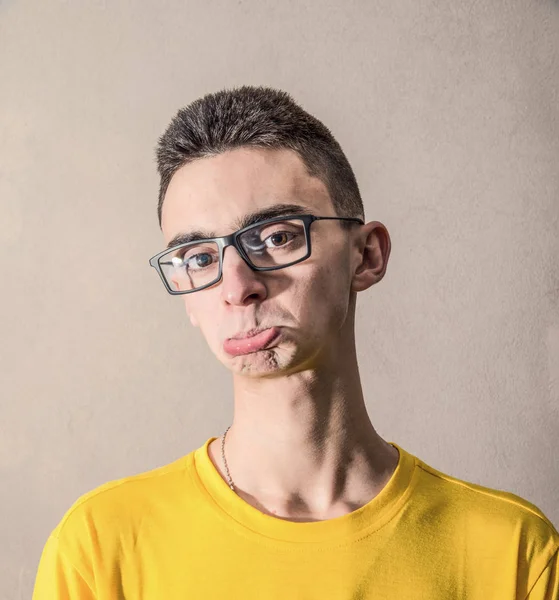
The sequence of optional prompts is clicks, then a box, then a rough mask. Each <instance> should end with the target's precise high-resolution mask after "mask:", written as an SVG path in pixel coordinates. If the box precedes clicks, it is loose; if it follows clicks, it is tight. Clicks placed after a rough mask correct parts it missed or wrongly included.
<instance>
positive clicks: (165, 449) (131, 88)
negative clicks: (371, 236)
mask: <svg viewBox="0 0 559 600" xmlns="http://www.w3.org/2000/svg"><path fill="white" fill-rule="evenodd" d="M558 50H559V8H558V6H557V3H555V2H552V1H549V2H546V1H544V0H539V1H532V2H520V1H518V2H515V1H511V0H506V1H505V0H492V1H491V2H479V1H475V0H474V1H472V0H465V1H463V2H452V1H450V0H447V1H443V0H440V1H428V0H404V1H401V2H392V1H391V0H380V1H374V2H369V1H366V0H343V1H342V0H336V1H332V0H331V1H329V2H326V1H325V2H318V1H317V0H315V1H314V2H295V1H294V0H290V1H287V0H282V1H281V2H275V1H271V0H266V1H262V0H258V1H257V0H244V1H243V0H238V1H237V2H226V1H224V0H220V1H217V0H192V1H190V2H180V1H178V0H174V1H170V0H167V1H164V2H163V1H160V2H147V1H144V2H131V1H128V2H127V1H123V0H115V1H111V2H108V1H104V0H97V1H92V2H88V3H85V2H70V1H68V0H65V1H50V2H40V1H39V0H27V1H23V0H22V1H19V2H18V1H16V0H11V1H6V0H0V70H1V71H0V74H1V81H2V90H1V94H0V120H1V125H0V131H1V140H2V143H1V144H0V169H1V170H2V176H1V179H0V199H1V204H0V272H1V274H2V278H3V280H2V281H3V283H2V287H1V290H2V291H1V295H0V308H1V311H0V326H1V340H2V343H1V345H0V365H1V382H0V394H1V403H0V482H1V484H0V515H1V518H0V540H2V543H1V544H0V598H1V599H2V600H21V599H25V598H29V597H30V596H31V590H32V587H33V582H34V577H35V572H36V568H37V564H38V560H39V556H40V553H41V550H42V547H43V544H44V542H45V541H46V538H47V536H48V534H49V532H50V531H51V529H52V528H54V526H55V525H56V524H57V523H58V521H59V519H60V518H61V517H62V515H63V514H64V512H65V511H66V509H67V508H68V507H69V506H70V504H71V503H72V502H73V501H74V500H75V499H76V498H77V497H78V496H79V495H81V494H83V493H85V492H86V491H88V490H90V489H92V488H93V487H95V486H97V485H100V484H101V483H104V482H106V481H109V480H111V479H116V478H118V477H123V476H125V475H131V474H134V473H137V472H141V471H145V470H148V469H151V468H155V467H157V466H160V465H162V464H165V463H166V462H170V461H172V460H174V459H176V458H178V457H179V456H181V455H184V454H186V453H188V452H190V451H191V450H193V449H194V448H196V447H198V446H200V445H201V444H202V443H203V442H204V441H205V440H206V439H207V438H208V437H209V436H211V435H216V436H217V435H220V434H221V433H222V432H223V430H224V429H225V428H226V427H227V425H228V424H229V423H230V420H231V416H232V397H231V387H230V386H231V380H230V377H229V374H228V372H227V371H226V370H225V369H224V368H223V367H222V365H221V364H219V363H218V362H217V361H216V360H215V358H214V357H213V355H212V354H211V353H210V351H209V349H208V348H207V346H206V345H205V341H204V340H203V338H202V337H201V335H200V332H199V330H194V329H193V328H192V326H191V325H190V323H189V322H188V319H187V317H186V314H185V312H184V307H183V303H182V301H180V300H179V299H177V298H174V297H171V296H170V295H167V294H166V293H165V291H164V289H163V287H162V285H161V282H160V281H159V278H158V277H157V275H156V273H155V271H154V270H153V269H151V267H149V265H148V258H149V257H150V256H152V255H153V254H155V253H156V252H158V251H159V250H160V249H161V248H162V244H163V239H162V235H161V233H160V231H159V228H158V224H157V218H156V204H157V199H156V196H157V185H158V180H157V177H156V172H155V164H154V157H153V148H154V145H155V142H156V139H157V136H158V135H159V134H160V133H162V131H163V129H164V128H165V126H166V125H167V123H168V121H169V120H170V118H171V117H172V116H173V115H174V113H175V111H176V110H177V109H178V108H179V107H180V106H182V105H184V104H186V103H188V102H190V101H191V100H193V99H195V98H197V97H199V96H200V95H202V94H204V93H206V92H210V91H215V90H217V89H220V88H223V87H231V86H234V85H241V84H245V83H246V84H266V85H272V86H275V87H279V88H282V89H285V90H286V91H288V92H290V93H291V94H293V96H294V97H295V99H296V100H298V101H299V102H300V103H301V104H302V105H303V106H304V108H306V109H307V110H309V111H310V112H312V113H313V114H315V115H316V116H317V117H319V118H320V119H321V120H323V121H324V122H325V123H326V124H327V125H328V126H329V127H330V128H331V129H332V131H333V133H334V135H335V136H336V137H337V138H338V140H339V141H340V143H341V144H342V147H343V148H344V149H345V151H346V153H347V155H348V158H349V160H350V162H351V163H352V165H353V166H354V169H355V172H356V175H357V179H358V182H359V184H360V188H361V191H362V194H363V197H364V202H365V207H366V218H367V220H378V221H381V222H383V223H384V224H385V225H386V227H387V228H388V230H389V232H390V234H391V239H392V253H391V256H390V261H389V265H388V270H387V273H386V276H385V278H384V279H383V280H382V282H381V283H380V284H379V285H378V286H374V287H373V288H371V289H370V290H368V291H367V292H365V293H362V294H360V295H359V297H358V303H357V309H358V314H357V329H358V332H357V341H358V352H359V356H360V365H361V373H362V377H363V380H364V381H363V383H364V391H365V395H366V400H367V405H368V407H369V412H370V415H371V420H372V421H373V424H374V425H375V427H376V428H377V430H378V431H379V433H380V434H381V435H382V436H383V437H384V438H385V439H386V440H388V441H396V442H397V443H399V444H401V445H402V446H403V447H404V448H406V449H408V450H409V451H410V452H412V453H414V454H416V455H418V456H419V457H420V458H422V459H423V460H425V461H426V462H428V463H429V464H432V465H433V466H434V467H436V468H438V469H440V470H442V471H445V472H448V473H450V474H452V475H454V476H457V477H460V478H463V479H466V480H469V481H472V482H475V483H480V484H482V485H486V486H489V487H492V488H496V489H502V490H507V491H511V492H513V493H516V494H518V495H520V496H522V497H524V498H526V499H528V500H529V501H531V502H533V503H534V504H536V505H537V506H539V507H540V508H541V509H542V510H543V511H544V513H546V515H548V516H549V518H550V519H551V520H552V521H553V522H554V523H555V524H559V506H558V503H557V498H558V495H559V467H558V461H557V455H558V452H557V451H558V445H559V444H558V439H559V435H558V434H559V267H558V263H559V234H558V232H559V224H558V218H559V197H558V196H559V195H558V190H559V168H558V164H559V118H558V107H559V102H558V100H559V97H558V96H559V94H558V86H559V62H558Z"/></svg>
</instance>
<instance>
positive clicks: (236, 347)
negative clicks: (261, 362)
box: [223, 327, 281, 356]
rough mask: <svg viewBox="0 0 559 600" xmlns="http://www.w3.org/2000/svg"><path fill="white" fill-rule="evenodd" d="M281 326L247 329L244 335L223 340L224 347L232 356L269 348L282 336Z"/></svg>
mask: <svg viewBox="0 0 559 600" xmlns="http://www.w3.org/2000/svg"><path fill="white" fill-rule="evenodd" d="M280 333H281V331H280V329H279V327H268V328H266V329H262V328H257V329H251V330H250V331H246V332H244V333H243V334H237V335H242V337H235V338H229V339H228V340H225V342H223V349H224V350H225V352H227V354H230V355H231V356H239V355H241V354H250V353H252V352H258V351H260V350H265V349H267V348H268V347H269V346H270V345H271V344H273V343H274V342H275V341H276V340H277V339H278V338H279V336H280Z"/></svg>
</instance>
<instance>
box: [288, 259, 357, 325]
mask: <svg viewBox="0 0 559 600" xmlns="http://www.w3.org/2000/svg"><path fill="white" fill-rule="evenodd" d="M341 273H345V271H341V270H339V269H338V268H331V269H326V268H323V269H319V270H318V271H317V272H316V273H313V275H312V277H309V278H308V279H306V281H305V282H304V283H302V284H301V286H298V288H297V289H296V291H295V293H294V294H293V301H294V303H295V304H294V312H295V314H296V315H298V316H299V317H300V318H301V320H302V321H304V324H305V325H307V326H309V327H310V328H311V329H313V328H316V329H317V330H324V329H338V328H340V327H341V326H342V325H343V323H344V321H345V318H346V316H347V311H348V306H349V288H348V282H347V281H346V279H344V277H343V276H340V274H341Z"/></svg>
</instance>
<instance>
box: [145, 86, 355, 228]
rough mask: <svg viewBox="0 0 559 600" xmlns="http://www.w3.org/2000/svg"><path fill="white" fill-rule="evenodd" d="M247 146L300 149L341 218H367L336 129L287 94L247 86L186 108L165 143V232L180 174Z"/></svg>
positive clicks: (159, 153)
mask: <svg viewBox="0 0 559 600" xmlns="http://www.w3.org/2000/svg"><path fill="white" fill-rule="evenodd" d="M247 146H249V147H258V148H273V149H283V148H284V149H290V150H294V151H295V152H297V153H298V155H299V156H300V158H301V160H302V161H303V163H304V164H305V166H306V168H307V172H308V173H309V175H310V176H312V177H318V178H319V179H320V180H321V181H322V182H323V183H324V184H325V186H326V189H327V190H328V193H329V194H330V198H331V200H332V203H333V206H334V210H335V212H336V215H337V216H346V217H358V218H362V219H364V209H363V202H362V200H361V195H360V193H359V187H358V185H357V181H356V179H355V175H354V173H353V170H352V168H351V165H350V164H349V161H348V160H347V158H346V156H345V154H344V152H343V150H342V148H341V146H340V145H339V144H338V142H337V141H336V139H335V138H334V136H333V135H332V133H331V132H330V130H329V129H328V128H327V127H326V126H325V125H324V124H323V123H322V122H321V121H319V120H318V119H317V118H316V117H314V116H312V115H311V114H309V113H308V112H306V111H305V110H303V108H301V106H299V105H298V104H297V103H296V102H295V101H294V100H293V98H292V97H291V96H290V95H289V94H288V93H287V92H284V91H281V90H277V89H273V88H269V87H263V86H259V87H254V86H247V85H244V86H242V87H238V88H233V89H224V90H221V91H218V92H215V93H211V94H206V95H205V96H203V97H202V98H199V99H197V100H195V101H194V102H192V103H191V104H189V105H188V106H185V107H184V108H181V109H180V110H179V111H178V112H177V114H176V116H175V117H174V118H173V119H172V121H171V123H170V124H169V126H168V127H167V129H166V130H165V133H163V135H162V136H161V137H160V138H159V140H158V144H157V147H156V152H155V153H156V160H157V170H158V172H159V175H160V177H161V182H160V186H159V202H158V206H157V216H158V219H159V227H160V228H161V214H162V209H163V200H164V198H165V194H166V192H167V188H168V187H169V183H170V181H171V178H172V177H173V175H174V174H175V172H176V171H177V170H178V169H180V168H181V167H182V166H184V165H186V164H188V163H190V162H192V161H194V160H197V159H200V158H204V157H209V156H215V155H217V154H220V153H223V152H226V151H228V150H232V149H234V148H240V147H247ZM341 223H344V221H341Z"/></svg>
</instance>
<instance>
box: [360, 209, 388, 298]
mask: <svg viewBox="0 0 559 600" xmlns="http://www.w3.org/2000/svg"><path fill="white" fill-rule="evenodd" d="M390 249H391V243H390V236H389V235H388V231H387V229H386V227H385V226H384V225H383V224H382V223H379V221H371V222H370V223H366V224H365V225H363V226H362V227H361V230H360V232H359V236H357V237H356V240H355V246H354V256H355V263H354V265H355V266H354V268H355V271H354V274H353V277H352V280H351V290H352V291H354V292H361V291H363V290H366V289H368V288H370V287H371V286H372V285H374V284H375V283H378V282H379V281H380V280H381V279H382V278H383V277H384V273H385V272H386V267H387V265H388V257H389V256H390Z"/></svg>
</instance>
